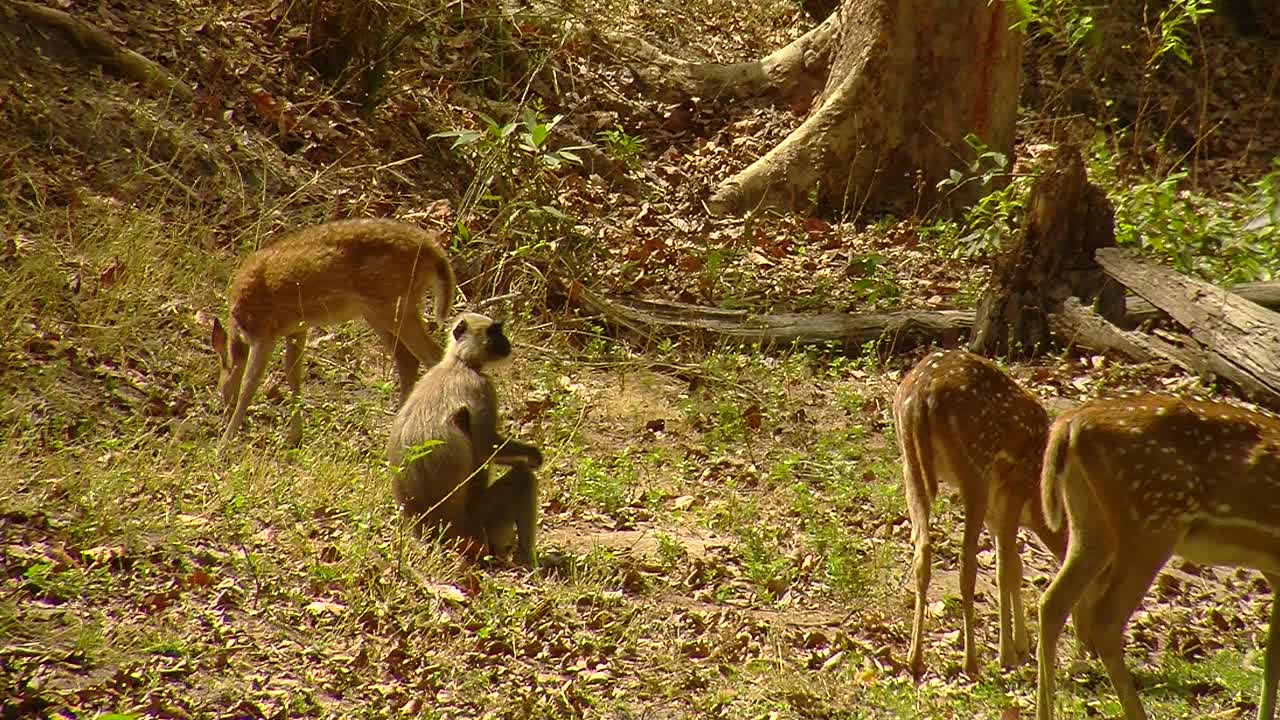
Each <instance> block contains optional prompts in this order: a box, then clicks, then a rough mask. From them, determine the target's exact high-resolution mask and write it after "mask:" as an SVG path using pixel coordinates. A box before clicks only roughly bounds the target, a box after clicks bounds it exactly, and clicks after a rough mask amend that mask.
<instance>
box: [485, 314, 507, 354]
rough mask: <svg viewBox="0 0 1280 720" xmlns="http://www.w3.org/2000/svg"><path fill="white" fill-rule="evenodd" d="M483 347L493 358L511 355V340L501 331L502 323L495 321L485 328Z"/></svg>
mask: <svg viewBox="0 0 1280 720" xmlns="http://www.w3.org/2000/svg"><path fill="white" fill-rule="evenodd" d="M485 349H486V350H488V351H489V355H490V356H491V357H493V358H494V359H495V360H502V359H505V358H506V357H508V356H509V355H511V341H510V340H508V339H507V336H506V335H504V334H503V333H502V323H500V322H496V323H494V324H492V325H490V326H489V328H488V329H487V330H485Z"/></svg>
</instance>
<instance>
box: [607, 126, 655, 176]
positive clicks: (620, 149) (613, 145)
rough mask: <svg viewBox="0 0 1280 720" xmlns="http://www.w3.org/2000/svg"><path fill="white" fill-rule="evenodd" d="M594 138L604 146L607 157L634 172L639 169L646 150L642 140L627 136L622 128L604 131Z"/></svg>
mask: <svg viewBox="0 0 1280 720" xmlns="http://www.w3.org/2000/svg"><path fill="white" fill-rule="evenodd" d="M596 137H598V138H599V139H600V142H601V143H602V144H604V151H605V153H606V154H608V155H609V157H611V158H613V159H614V160H617V161H618V162H620V163H622V164H623V165H626V166H627V168H628V169H630V170H634V169H636V168H638V167H640V161H641V160H643V159H644V153H645V150H646V146H645V141H644V138H639V137H636V136H634V135H628V134H627V133H626V131H624V130H623V129H622V128H614V129H613V130H604V131H602V132H600V133H599V134H598V135H597V136H596Z"/></svg>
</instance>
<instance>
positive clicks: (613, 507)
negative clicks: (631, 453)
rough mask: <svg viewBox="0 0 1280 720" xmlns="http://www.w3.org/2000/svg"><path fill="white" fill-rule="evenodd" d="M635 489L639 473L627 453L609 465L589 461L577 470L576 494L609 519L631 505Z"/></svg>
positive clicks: (584, 462) (583, 460)
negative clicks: (608, 516)
mask: <svg viewBox="0 0 1280 720" xmlns="http://www.w3.org/2000/svg"><path fill="white" fill-rule="evenodd" d="M635 485H636V475H635V470H634V468H633V467H632V465H631V463H630V461H629V458H627V457H626V454H625V453H623V454H620V455H619V456H618V457H616V458H614V459H613V460H611V461H609V462H600V461H598V460H595V459H593V458H589V457H585V458H582V459H581V460H580V461H578V465H577V467H575V468H574V492H575V493H576V494H577V495H579V496H581V497H583V498H585V499H586V500H588V501H590V502H591V504H592V505H594V506H595V507H596V508H598V509H599V510H600V511H602V512H604V513H607V514H609V515H617V514H618V513H619V512H621V511H622V509H623V508H625V507H626V506H627V505H629V504H630V502H631V495H630V492H631V488H633V487H635Z"/></svg>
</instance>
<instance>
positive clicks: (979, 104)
mask: <svg viewBox="0 0 1280 720" xmlns="http://www.w3.org/2000/svg"><path fill="white" fill-rule="evenodd" d="M993 6H994V7H993V11H992V13H991V18H990V21H989V22H988V23H987V28H986V32H984V33H982V37H981V39H980V40H979V41H978V47H977V53H978V57H977V63H976V70H977V71H978V91H977V92H976V93H974V98H973V111H972V113H971V115H970V117H972V119H973V130H972V132H973V134H975V135H977V136H978V137H979V138H981V139H982V140H983V141H984V142H985V141H987V140H988V139H989V138H987V136H986V131H987V125H988V121H989V120H990V112H991V101H992V98H991V86H992V85H993V84H994V82H995V80H994V78H993V77H992V76H993V74H994V73H995V65H996V56H997V55H998V54H999V51H1000V28H1001V25H1000V23H1002V22H1004V3H1003V2H996V3H993ZM979 12H981V11H979Z"/></svg>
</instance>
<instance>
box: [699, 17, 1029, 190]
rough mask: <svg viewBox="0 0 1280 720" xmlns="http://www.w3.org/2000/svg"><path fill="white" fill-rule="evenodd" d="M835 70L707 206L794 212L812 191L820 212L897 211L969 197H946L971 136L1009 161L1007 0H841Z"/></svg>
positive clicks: (1013, 100)
mask: <svg viewBox="0 0 1280 720" xmlns="http://www.w3.org/2000/svg"><path fill="white" fill-rule="evenodd" d="M835 20H836V22H837V23H838V25H837V29H836V32H835V34H834V36H833V40H832V41H833V42H834V43H835V47H834V56H833V61H832V65H831V73H830V74H829V76H828V78H827V83H826V86H825V88H824V89H823V91H822V93H821V94H820V95H819V96H818V98H817V100H816V101H815V103H814V105H813V109H812V110H811V111H810V114H809V117H808V118H807V119H806V120H805V121H804V123H802V124H801V125H800V127H798V128H796V130H795V131H794V132H792V133H791V135H789V136H788V137H787V138H786V139H785V140H783V141H782V142H781V143H779V144H778V146H777V147H775V148H774V149H773V150H771V151H770V152H769V153H767V154H766V155H764V156H763V157H761V158H760V159H758V160H757V161H756V162H755V163H753V164H752V165H751V166H749V167H747V168H746V169H745V170H743V171H742V172H740V173H738V174H737V175H735V176H734V177H732V178H729V179H728V180H725V181H724V182H723V183H722V184H721V185H720V187H719V188H718V189H717V190H716V192H715V193H714V194H713V196H712V198H711V200H710V202H709V206H710V207H711V209H712V210H713V211H715V212H722V213H737V212H745V211H747V210H750V209H752V208H755V207H758V206H761V205H765V206H773V207H793V206H795V205H797V204H798V203H799V201H801V200H803V199H804V198H806V197H807V196H808V194H809V193H810V191H811V190H813V189H814V188H815V187H816V188H817V191H818V199H819V200H820V201H821V202H822V204H823V205H825V206H826V207H827V208H829V209H831V210H835V211H841V212H846V213H848V214H856V213H857V212H860V211H862V210H871V211H875V212H897V213H901V212H904V211H915V210H922V209H930V208H932V207H934V206H935V203H937V202H938V201H941V200H945V201H947V202H948V203H950V202H953V201H954V202H955V203H958V204H967V203H968V202H969V201H971V200H973V199H974V197H975V195H976V192H977V191H978V190H979V188H978V187H977V184H976V183H971V184H968V185H965V186H964V187H963V188H962V189H961V190H960V191H959V192H958V193H955V194H952V195H949V196H945V197H944V196H943V195H942V194H940V192H939V191H938V189H937V183H938V181H939V180H942V179H944V178H946V177H948V175H949V173H950V171H951V170H952V169H953V168H964V167H967V166H968V164H969V163H970V161H971V160H972V158H973V152H972V150H970V149H969V147H968V146H967V145H966V143H965V141H964V138H965V136H966V135H968V134H973V135H975V136H977V137H978V139H980V140H981V141H982V142H983V143H984V144H985V145H986V146H987V147H988V148H990V149H991V150H995V151H997V152H1000V153H1004V154H1005V156H1006V157H1008V158H1010V159H1012V151H1013V134H1014V120H1015V116H1016V113H1017V106H1018V82H1019V73H1020V68H1021V60H1022V35H1021V33H1019V32H1016V31H1014V30H1012V29H1011V26H1012V25H1013V23H1014V20H1015V18H1014V17H1013V14H1012V12H1011V11H1009V10H1008V9H1006V3H1005V1H1004V0H992V1H991V2H988V0H842V2H841V5H840V8H839V10H838V11H837V13H836V16H835Z"/></svg>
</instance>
